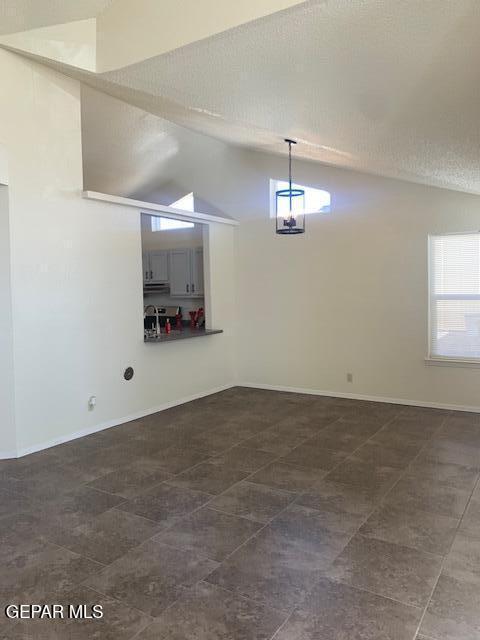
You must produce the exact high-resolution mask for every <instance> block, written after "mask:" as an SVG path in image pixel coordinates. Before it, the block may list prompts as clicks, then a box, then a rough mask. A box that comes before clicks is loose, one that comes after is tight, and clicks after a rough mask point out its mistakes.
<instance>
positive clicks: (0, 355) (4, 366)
mask: <svg viewBox="0 0 480 640" xmlns="http://www.w3.org/2000/svg"><path fill="white" fill-rule="evenodd" d="M4 179H5V180H6V175H5V176H4ZM10 278H11V272H10V224H9V211H8V188H7V187H6V186H4V185H1V184H0V363H1V366H0V457H7V456H9V455H11V454H12V453H13V452H15V450H16V434H15V409H14V395H15V388H14V368H13V324H12V291H11V279H10Z"/></svg>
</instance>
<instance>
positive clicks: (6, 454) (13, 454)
mask: <svg viewBox="0 0 480 640" xmlns="http://www.w3.org/2000/svg"><path fill="white" fill-rule="evenodd" d="M235 386H238V385H236V384H234V383H232V384H225V385H222V386H220V387H215V388H214V389H209V390H208V391H201V392H200V393H194V394H192V395H191V396H186V397H184V398H180V399H178V400H172V401H170V402H164V403H163V404H161V405H158V406H156V407H150V408H149V409H145V410H142V411H137V412H136V413H132V414H130V415H128V416H123V417H121V418H115V419H113V420H108V421H107V422H102V423H100V424H97V425H95V426H93V427H88V428H87V429H82V430H81V431H76V432H74V433H69V434H68V435H65V436H61V437H58V438H52V439H51V440H47V441H46V442H41V443H40V444H36V445H33V446H32V447H25V448H23V449H19V450H18V451H0V460H5V459H8V458H22V457H23V456H26V455H29V454H30V453H37V451H43V450H44V449H50V448H51V447H55V446H56V445H58V444H64V443H65V442H70V441H71V440H76V439H77V438H83V437H84V436H89V435H91V434H92V433H97V432H98V431H104V430H105V429H111V428H112V427H117V426H118V425H120V424H124V423H125V422H131V421H132V420H138V419H140V418H144V417H145V416H149V415H151V414H152V413H158V412H159V411H164V410H165V409H170V408H171V407H176V406H178V405H180V404H185V403H187V402H192V400H199V399H200V398H204V397H205V396H211V395H213V394H214V393H220V391H225V390H226V389H231V388H232V387H235Z"/></svg>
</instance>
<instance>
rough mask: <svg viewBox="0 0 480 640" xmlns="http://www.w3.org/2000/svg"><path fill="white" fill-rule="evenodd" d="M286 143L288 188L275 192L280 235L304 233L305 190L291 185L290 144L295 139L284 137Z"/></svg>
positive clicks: (277, 223)
mask: <svg viewBox="0 0 480 640" xmlns="http://www.w3.org/2000/svg"><path fill="white" fill-rule="evenodd" d="M285 142H286V143H287V144H288V189H280V190H279V191H276V192H275V207H276V219H277V222H276V225H277V226H276V229H277V233H280V234H282V235H287V234H298V233H305V191H304V190H303V189H294V188H293V187H292V144H297V143H296V142H295V140H289V139H288V138H286V139H285Z"/></svg>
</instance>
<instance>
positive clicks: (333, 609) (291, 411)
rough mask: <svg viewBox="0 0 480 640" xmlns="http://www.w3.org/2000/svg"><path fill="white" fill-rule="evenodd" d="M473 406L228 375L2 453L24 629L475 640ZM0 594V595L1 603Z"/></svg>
mask: <svg viewBox="0 0 480 640" xmlns="http://www.w3.org/2000/svg"><path fill="white" fill-rule="evenodd" d="M479 473H480V416H478V415H475V414H465V413H455V412H448V411H438V410H429V409H421V408H414V407H403V406H394V405H386V404H380V403H378V404H377V403H368V402H360V401H350V400H343V399H335V398H324V397H316V396H304V395H294V394H286V393H275V392H270V391H259V390H251V389H245V388H235V389H231V390H229V391H225V392H223V393H220V394H217V395H214V396H210V397H208V398H204V399H202V400H198V401H196V402H192V403H190V404H187V405H183V406H181V407H177V408H174V409H170V410H168V411H164V412H162V413H158V414H156V415H152V416H149V417H148V418H145V419H143V420H138V421H135V422H131V423H128V424H125V425H122V426H120V427H116V428H113V429H110V430H107V431H103V432H101V433H98V434H95V435H92V436H88V437H86V438H82V439H81V440H76V441H74V442H70V443H67V444H64V445H61V446H58V447H55V448H53V449H49V450H46V451H43V452H40V453H37V454H33V455H31V456H27V457H25V458H21V459H19V460H9V461H0V598H1V600H2V605H3V606H5V604H7V603H15V604H19V603H49V604H53V603H71V604H78V603H83V604H87V605H88V604H101V605H103V607H104V611H105V616H104V618H103V619H102V620H100V621H98V620H97V621H88V620H85V621H67V620H58V621H50V620H37V621H28V620H19V621H9V620H7V619H6V618H5V617H4V616H3V613H2V617H1V619H0V638H3V639H12V640H14V639H17V640H18V639H22V640H33V639H35V640H37V639H39V640H64V639H67V640H82V639H84V638H85V639H86V638H96V639H97V640H103V639H105V640H130V639H133V638H137V639H138V640H153V639H162V640H270V639H274V640H347V639H348V640H387V639H390V640H415V639H418V640H478V639H479V638H480V485H479V483H478V480H479ZM2 610H3V608H2Z"/></svg>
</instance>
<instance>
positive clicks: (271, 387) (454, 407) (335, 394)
mask: <svg viewBox="0 0 480 640" xmlns="http://www.w3.org/2000/svg"><path fill="white" fill-rule="evenodd" d="M237 386H239V387H249V388H251V389H265V390H266V391H285V392H287V393H304V394H306V395H311V396H330V397H332V398H348V399H350V400H366V401H367V402H384V403H386V404H401V405H407V406H412V407H426V408H428V409H446V410H447V411H468V412H470V413H480V407H479V406H477V407H469V406H467V405H459V404H444V403H441V402H427V401H423V400H407V399H404V398H386V397H385V396H370V395H364V394H360V393H343V392H340V391H321V390H320V389H303V388H301V387H283V386H281V385H275V384H257V383H254V382H239V383H238V385H237Z"/></svg>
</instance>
